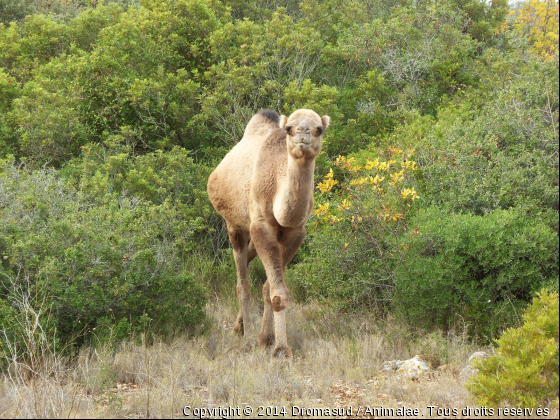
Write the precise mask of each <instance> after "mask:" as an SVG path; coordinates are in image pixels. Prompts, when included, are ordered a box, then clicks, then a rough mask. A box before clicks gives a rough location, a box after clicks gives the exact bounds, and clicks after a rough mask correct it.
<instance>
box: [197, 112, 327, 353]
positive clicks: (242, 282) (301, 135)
mask: <svg viewBox="0 0 560 420" xmlns="http://www.w3.org/2000/svg"><path fill="white" fill-rule="evenodd" d="M267 113H268V115H269V116H270V115H273V114H274V115H276V114H275V113H274V112H271V111H265V112H264V114H263V113H258V114H256V115H254V116H253V118H251V120H250V121H249V123H248V124H247V127H246V129H245V133H244V135H243V138H242V139H241V141H240V142H239V143H238V144H237V145H236V146H235V147H234V148H233V149H232V150H231V151H230V152H229V153H228V154H227V155H226V156H225V157H224V159H223V160H222V162H221V163H220V164H219V165H218V167H217V168H216V169H215V170H214V172H212V174H211V175H210V178H209V180H208V195H209V197H210V200H211V202H212V204H213V205H214V207H215V208H216V210H217V211H218V212H219V213H220V214H221V215H222V217H223V218H224V219H225V220H226V223H227V226H228V233H229V237H230V241H231V243H232V247H233V253H234V258H235V263H236V266H237V296H238V298H239V303H240V309H239V315H238V317H237V326H236V330H237V331H239V332H243V333H244V335H245V336H250V335H251V330H252V326H251V321H250V319H249V297H250V284H249V280H248V265H249V262H250V261H251V260H252V259H253V258H254V257H255V256H256V255H257V254H258V255H259V257H260V259H261V260H262V262H263V265H264V267H265V270H266V274H267V281H266V283H265V285H264V287H263V297H264V304H265V308H264V314H263V322H262V326H261V331H260V334H259V337H258V341H259V344H260V345H265V346H268V345H270V344H271V343H272V341H273V340H275V341H276V345H275V349H274V352H273V354H274V355H278V354H281V353H283V354H284V355H285V356H286V357H291V355H292V352H291V350H290V348H289V347H288V343H287V338H286V320H285V309H286V307H287V305H288V301H289V291H288V288H287V287H286V283H285V282H284V271H285V269H286V266H287V265H288V263H289V262H290V261H291V259H292V258H293V256H294V254H295V253H296V251H297V250H298V249H299V247H300V246H301V244H302V242H303V239H304V237H305V223H306V222H307V219H308V218H309V216H310V215H311V212H312V211H313V172H314V169H315V159H316V157H317V155H318V154H319V152H320V151H321V143H322V139H323V132H324V130H325V129H326V128H327V127H328V125H329V122H330V118H329V117H328V116H323V117H319V116H318V115H317V114H316V113H315V112H313V111H311V110H308V109H300V110H298V111H296V112H294V113H293V114H292V115H290V117H289V118H286V116H284V115H282V116H281V117H280V118H278V121H273V120H272V119H271V118H273V117H267V116H266V115H265V114H267ZM276 116H277V115H276Z"/></svg>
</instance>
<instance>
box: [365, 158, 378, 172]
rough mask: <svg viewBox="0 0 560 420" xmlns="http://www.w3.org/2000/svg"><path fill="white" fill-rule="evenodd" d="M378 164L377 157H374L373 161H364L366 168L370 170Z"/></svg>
mask: <svg viewBox="0 0 560 420" xmlns="http://www.w3.org/2000/svg"><path fill="white" fill-rule="evenodd" d="M378 166H379V158H376V159H375V160H374V161H371V160H369V159H368V160H367V162H366V170H368V171H371V170H372V169H377V167H378Z"/></svg>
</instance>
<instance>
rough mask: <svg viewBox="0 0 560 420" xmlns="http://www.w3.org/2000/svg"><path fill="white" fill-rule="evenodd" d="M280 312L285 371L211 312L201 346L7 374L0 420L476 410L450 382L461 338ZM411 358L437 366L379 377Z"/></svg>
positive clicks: (95, 354)
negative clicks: (418, 374)
mask: <svg viewBox="0 0 560 420" xmlns="http://www.w3.org/2000/svg"><path fill="white" fill-rule="evenodd" d="M224 305H225V306H224ZM256 305H257V303H256V304H255V307H254V308H253V310H252V314H253V316H254V317H255V319H254V321H255V323H257V322H258V321H259V319H258V313H259V308H258V307H256ZM290 312H291V313H290V316H289V317H288V319H289V331H288V334H289V340H290V344H291V346H292V348H293V350H294V356H295V357H294V360H293V362H291V363H286V362H285V361H283V360H275V359H271V357H270V352H269V351H266V350H264V349H262V348H258V347H256V348H247V346H246V343H245V341H244V340H243V339H241V338H239V337H238V336H237V335H235V333H234V332H233V330H232V327H233V325H232V324H233V322H234V320H235V315H236V310H235V308H234V307H233V305H232V304H230V303H225V304H222V305H220V304H213V305H209V306H208V313H209V315H210V316H211V317H212V318H213V325H214V328H213V329H212V330H211V331H210V332H208V333H207V334H206V335H204V336H201V337H197V338H193V339H186V338H177V339H175V340H173V341H172V342H156V343H153V344H151V345H145V344H143V343H142V342H141V340H140V343H133V342H130V343H126V344H123V345H122V346H121V348H120V349H118V351H115V352H111V351H110V350H108V349H84V350H82V351H81V353H80V355H79V356H78V357H77V358H76V359H75V360H72V361H67V360H62V359H59V360H58V361H57V362H56V363H54V362H52V363H45V364H44V365H45V366H46V368H45V369H44V370H43V371H41V372H40V373H39V374H37V375H36V376H35V379H34V380H31V379H29V377H28V376H27V377H26V376H25V374H24V372H23V369H22V367H21V366H19V367H18V366H17V365H14V366H12V369H11V370H10V372H11V373H10V375H6V376H4V377H3V378H0V417H2V418H8V417H25V418H34V417H67V418H75V417H77V418H82V417H101V418H108V417H125V418H131V417H132V418H146V417H184V416H183V407H184V406H191V407H193V408H194V407H197V408H213V407H241V409H242V408H243V407H245V406H247V405H249V406H251V407H252V408H253V409H254V410H255V411H254V413H253V415H252V416H251V417H257V414H259V408H258V407H259V406H263V407H268V406H272V407H279V409H281V408H282V407H285V410H286V415H285V416H283V415H280V416H279V417H280V418H282V417H288V418H289V417H291V414H292V407H293V406H296V407H300V408H302V407H303V408H317V407H322V408H330V409H332V408H335V407H342V408H345V409H348V408H349V407H353V410H354V414H355V413H356V410H357V408H358V407H360V406H361V407H362V409H361V413H360V416H363V415H364V414H365V412H364V410H365V407H367V406H369V407H381V406H382V407H385V408H389V407H393V408H397V407H410V408H419V409H420V413H423V414H424V416H426V417H437V413H436V412H435V411H434V413H433V415H432V416H429V411H428V408H427V407H429V406H436V407H441V408H444V407H447V408H458V409H459V410H460V409H462V408H463V407H466V406H469V407H477V405H476V403H475V401H473V399H472V397H471V395H470V394H469V392H468V391H467V389H466V388H465V386H464V384H463V380H462V379H460V378H459V375H458V372H459V370H460V369H461V368H462V367H463V366H464V364H465V362H466V360H467V359H468V356H469V355H470V354H471V353H472V352H473V351H475V350H477V349H476V348H474V347H473V346H472V345H469V344H468V343H467V342H466V341H465V340H463V339H462V338H461V337H452V338H447V339H443V338H441V337H439V336H437V335H435V334H432V335H429V336H427V337H424V338H420V339H418V338H416V339H413V338H412V335H411V334H410V332H407V331H406V330H404V329H399V328H397V327H390V328H389V327H386V328H385V329H384V331H381V330H377V329H376V324H377V323H376V321H375V320H374V319H364V318H363V317H357V316H355V315H354V316H351V317H346V318H344V317H343V318H337V317H336V316H335V315H334V314H333V313H332V312H324V311H321V310H320V308H318V307H315V306H313V305H308V306H297V305H294V306H292V308H291V309H290ZM255 341H256V340H255ZM415 354H422V355H423V356H424V357H425V358H426V359H427V360H429V361H430V362H432V364H434V365H440V364H442V363H445V366H444V367H443V368H441V369H439V370H434V373H433V374H430V375H427V376H426V377H423V378H421V379H420V380H416V381H413V380H411V379H409V378H400V377H396V376H384V375H383V374H382V373H381V371H380V369H381V368H382V366H383V362H384V361H387V360H391V359H405V358H409V357H412V356H414V355H415ZM434 367H436V366H434ZM18 369H19V370H18ZM296 411H297V410H296ZM230 414H231V413H230ZM233 414H235V413H233ZM263 414H266V410H264V412H263ZM268 414H270V415H269V416H268V417H274V416H273V415H272V414H274V412H273V411H272V412H269V413H268ZM280 414H281V413H280ZM315 414H317V413H315ZM300 415H301V412H300ZM214 417H216V416H214ZM242 417H243V416H242ZM266 417H267V416H266V415H265V416H264V418H266Z"/></svg>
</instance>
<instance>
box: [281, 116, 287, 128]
mask: <svg viewBox="0 0 560 420" xmlns="http://www.w3.org/2000/svg"><path fill="white" fill-rule="evenodd" d="M287 122H288V117H286V116H285V115H282V116H281V117H280V128H284V126H285V125H286V123H287Z"/></svg>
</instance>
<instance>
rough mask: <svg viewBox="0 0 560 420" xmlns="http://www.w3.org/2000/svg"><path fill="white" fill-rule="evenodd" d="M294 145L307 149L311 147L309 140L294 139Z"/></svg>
mask: <svg viewBox="0 0 560 420" xmlns="http://www.w3.org/2000/svg"><path fill="white" fill-rule="evenodd" d="M295 144H296V147H298V148H300V149H309V148H310V147H311V142H309V143H307V142H305V141H296V142H295Z"/></svg>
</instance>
